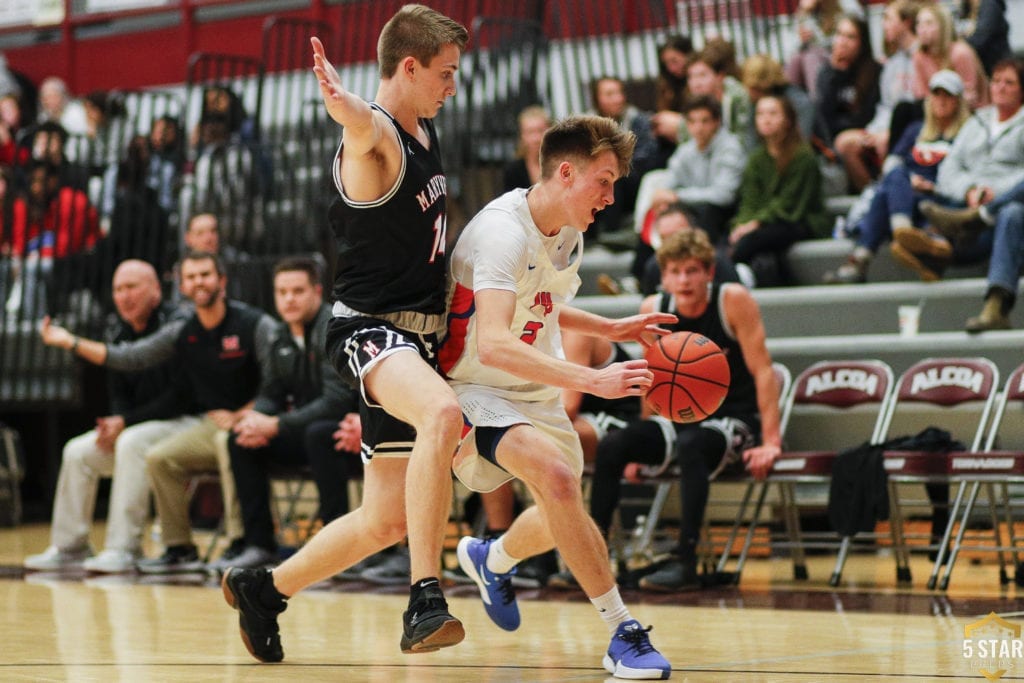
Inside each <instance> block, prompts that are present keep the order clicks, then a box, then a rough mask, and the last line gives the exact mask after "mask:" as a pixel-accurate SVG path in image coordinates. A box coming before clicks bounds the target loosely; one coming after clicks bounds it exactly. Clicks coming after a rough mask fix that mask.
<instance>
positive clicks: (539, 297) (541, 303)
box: [530, 292, 555, 315]
mask: <svg viewBox="0 0 1024 683" xmlns="http://www.w3.org/2000/svg"><path fill="white" fill-rule="evenodd" d="M538 307H539V308H540V309H541V311H543V313H542V315H548V314H549V313H551V311H553V310H554V309H555V305H554V303H553V302H552V301H551V292H537V293H536V294H534V295H533V305H532V306H530V310H533V309H535V308H538Z"/></svg>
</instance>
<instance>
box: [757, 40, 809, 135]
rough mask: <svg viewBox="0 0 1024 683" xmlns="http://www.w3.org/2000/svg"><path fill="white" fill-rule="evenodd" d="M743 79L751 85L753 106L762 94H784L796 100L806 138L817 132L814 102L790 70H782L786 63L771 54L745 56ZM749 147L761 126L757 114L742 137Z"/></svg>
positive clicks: (793, 100)
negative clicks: (789, 76) (792, 78)
mask: <svg viewBox="0 0 1024 683" xmlns="http://www.w3.org/2000/svg"><path fill="white" fill-rule="evenodd" d="M740 82H742V83H743V87H745V88H746V89H747V96H748V97H749V98H750V102H751V105H752V106H756V105H757V101H758V100H759V99H761V96H762V95H767V94H775V95H784V96H785V97H786V99H788V100H789V101H790V102H792V103H793V109H795V110H796V116H797V122H798V123H799V125H800V134H801V135H802V136H803V137H804V139H805V140H809V139H810V137H811V134H812V133H813V132H814V116H815V112H814V103H813V102H811V98H810V97H808V96H807V93H806V92H804V90H803V89H802V88H799V87H797V86H796V85H793V84H792V83H790V82H789V80H788V79H787V78H786V74H785V73H783V71H782V65H781V64H779V63H778V62H777V61H775V60H774V59H773V58H772V57H771V56H770V55H766V54H759V55H751V56H749V57H747V58H746V59H745V60H743V67H742V68H741V69H740ZM741 139H742V140H743V142H744V144H746V145H747V148H748V149H753V148H754V147H756V146H757V142H758V138H757V129H756V128H755V126H754V118H753V117H751V118H750V126H749V127H748V132H747V133H746V134H745V136H744V137H742V138H741Z"/></svg>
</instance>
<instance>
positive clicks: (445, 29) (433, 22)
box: [377, 5, 469, 78]
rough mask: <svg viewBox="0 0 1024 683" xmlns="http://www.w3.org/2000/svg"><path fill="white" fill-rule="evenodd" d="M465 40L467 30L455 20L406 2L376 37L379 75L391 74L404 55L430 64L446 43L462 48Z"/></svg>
mask: <svg viewBox="0 0 1024 683" xmlns="http://www.w3.org/2000/svg"><path fill="white" fill-rule="evenodd" d="M468 42H469V31H467V30H466V27H465V26H463V25H462V24H460V23H459V22H457V21H455V20H454V19H449V18H448V17H446V16H445V15H443V14H441V13H440V12H438V11H436V10H432V9H430V8H429V7H426V6H424V5H405V6H403V7H402V9H400V10H398V11H397V12H396V13H395V16H393V17H391V19H389V20H388V23H386V24H384V28H383V29H381V32H380V38H379V39H378V40H377V61H378V63H379V66H380V75H381V78H391V77H392V76H394V75H395V72H396V71H397V70H398V64H399V62H401V61H402V60H403V59H405V58H406V57H414V58H415V59H416V60H417V61H418V62H419V63H420V64H422V65H424V66H429V65H430V61H431V60H432V59H433V58H434V57H436V56H437V55H438V54H440V53H441V49H442V48H444V46H445V45H454V46H456V47H457V48H459V50H460V51H462V50H464V49H465V48H466V43H468Z"/></svg>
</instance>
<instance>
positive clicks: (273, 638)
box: [222, 5, 469, 662]
mask: <svg viewBox="0 0 1024 683" xmlns="http://www.w3.org/2000/svg"><path fill="white" fill-rule="evenodd" d="M468 40H469V34H468V32H467V31H466V29H465V27H463V26H461V25H460V24H458V23H457V22H455V21H453V20H452V19H450V18H448V17H446V16H444V15H443V14H440V13H439V12H436V11H434V10H432V9H430V8H428V7H425V6H423V5H405V6H404V7H402V8H401V9H400V10H399V11H398V12H397V13H395V15H394V16H393V17H392V18H391V19H390V20H389V21H388V23H387V24H386V25H385V26H384V28H383V30H382V31H381V35H380V39H379V41H378V44H377V57H378V62H379V64H380V73H381V82H380V85H379V86H378V89H377V94H376V97H375V98H374V101H373V102H372V103H370V102H366V101H364V100H363V99H362V98H361V97H359V96H357V95H355V94H353V93H351V92H348V91H346V90H345V88H344V86H343V85H342V82H341V78H340V76H339V75H338V72H337V71H336V70H335V68H334V67H333V66H332V65H331V64H330V62H328V61H327V57H326V56H325V54H324V48H323V45H322V44H321V43H320V41H319V40H318V39H316V38H313V40H312V42H313V53H314V54H313V57H314V67H313V71H314V73H315V74H316V77H317V80H318V82H319V84H320V94H321V95H322V97H323V100H324V105H325V106H326V109H327V112H328V113H329V114H330V116H331V118H333V119H334V120H335V121H336V122H337V123H339V124H340V125H341V126H343V127H344V130H343V132H342V140H341V145H340V146H339V148H338V152H337V154H336V155H335V159H334V162H333V164H332V169H331V170H332V175H333V176H334V180H335V184H336V186H337V189H338V197H337V198H336V200H335V202H334V204H333V205H332V206H331V211H330V214H329V221H330V224H331V229H332V230H333V231H334V234H335V237H336V242H337V245H338V261H337V265H336V268H335V282H334V289H333V299H334V304H333V308H332V311H333V317H332V319H331V321H330V323H329V324H328V330H327V341H326V345H327V352H328V357H329V358H330V359H331V361H332V363H333V365H334V368H335V369H336V370H337V371H338V373H339V374H340V375H341V376H342V378H343V379H345V380H346V381H347V382H349V383H350V384H351V385H353V386H357V387H359V389H360V392H361V395H362V398H363V401H362V402H361V405H360V416H361V421H362V429H363V432H362V455H363V459H364V461H366V467H365V470H364V471H365V475H364V488H363V498H362V504H361V505H360V507H359V508H358V509H356V510H353V511H352V512H350V513H349V514H347V515H345V516H343V517H340V518H338V519H336V520H334V521H333V522H331V523H330V524H328V525H327V526H326V527H324V529H323V530H322V531H320V533H318V534H317V535H316V536H314V537H313V538H312V539H311V540H310V541H309V542H308V543H307V544H306V545H305V546H303V547H302V549H301V550H300V551H299V552H298V553H296V554H295V555H293V556H292V557H290V558H288V560H286V561H285V562H284V563H283V564H281V565H280V566H278V567H277V568H275V569H274V570H273V572H270V571H267V570H262V569H259V570H250V569H237V568H233V569H229V570H228V571H227V572H226V573H225V574H224V579H223V582H222V588H223V592H224V597H225V599H226V600H227V602H228V604H230V605H231V606H232V607H235V608H237V609H238V610H239V613H240V614H239V622H240V627H241V631H242V640H243V642H244V643H245V645H246V648H247V649H248V650H249V652H250V653H251V654H252V655H253V656H254V657H256V658H257V659H259V660H261V661H265V662H276V661H280V660H281V659H283V658H284V652H283V649H282V647H281V640H280V635H279V631H278V624H277V617H278V615H279V614H280V613H281V612H283V611H284V609H285V607H286V603H285V600H286V599H287V598H289V597H290V596H292V595H294V594H295V593H296V592H297V591H299V590H301V589H302V588H305V587H306V586H309V585H310V584H313V583H315V582H317V581H320V580H323V579H325V578H327V577H329V576H332V575H334V574H336V573H338V572H339V571H341V570H343V569H345V568H347V567H350V566H352V565H354V564H355V563H356V562H358V561H360V560H362V559H363V558H365V557H367V556H369V555H372V554H373V553H376V552H377V551H379V550H382V549H384V548H386V547H388V546H390V545H393V544H395V543H397V542H398V541H400V540H402V538H404V537H405V536H406V533H408V536H409V550H410V563H411V577H410V578H411V580H412V585H411V586H410V595H409V608H408V610H407V611H406V612H405V615H404V616H403V633H402V637H401V649H402V651H403V652H406V653H415V652H430V651H433V650H437V649H439V648H442V647H447V646H450V645H455V644H457V643H459V642H460V641H461V640H462V639H463V637H464V636H465V633H464V630H463V626H462V623H461V622H460V621H459V620H458V619H456V618H455V617H453V616H452V615H451V614H449V612H448V604H447V602H446V601H445V598H444V594H443V593H442V591H441V587H440V585H439V581H438V574H439V570H440V558H441V545H442V542H443V539H444V530H445V526H446V524H447V521H448V514H449V511H450V509H451V497H452V481H451V459H452V454H453V453H454V452H455V449H456V447H457V446H458V443H459V436H460V433H461V430H462V413H461V410H460V409H459V404H458V401H457V399H456V397H455V395H454V393H452V390H451V389H450V388H449V387H448V385H447V384H446V383H445V381H444V380H443V379H442V378H441V376H440V375H439V374H438V373H437V369H436V343H437V334H438V332H439V331H440V330H441V329H443V327H444V306H445V279H446V271H447V268H446V264H447V262H446V257H445V227H446V220H447V219H446V211H445V199H446V194H447V192H446V183H445V176H444V170H443V169H442V167H441V156H440V150H439V149H438V145H437V136H436V134H435V133H434V128H433V125H432V123H431V119H433V118H434V117H435V116H436V115H437V113H438V111H439V110H440V109H441V106H442V104H443V103H444V101H445V100H446V99H447V98H449V97H451V96H453V95H454V94H455V73H456V71H457V69H458V67H459V58H460V56H461V53H462V50H463V49H464V48H465V46H466V43H467V41H468ZM339 417H340V416H339ZM371 458H372V460H371Z"/></svg>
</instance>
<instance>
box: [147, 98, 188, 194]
mask: <svg viewBox="0 0 1024 683" xmlns="http://www.w3.org/2000/svg"><path fill="white" fill-rule="evenodd" d="M149 152H150V155H149V170H148V172H147V177H146V183H147V184H148V185H149V186H150V187H151V188H153V190H154V191H155V192H156V193H157V198H158V199H159V201H160V206H162V207H163V208H164V210H165V211H167V212H168V213H170V214H174V213H177V210H178V191H179V189H180V184H181V173H182V169H183V168H184V165H185V153H184V141H183V139H182V135H181V124H180V123H179V122H178V119H176V118H174V117H173V116H170V115H166V114H165V115H163V116H159V117H157V118H155V119H153V124H152V126H151V127H150V130H149Z"/></svg>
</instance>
